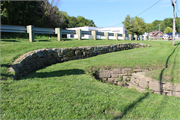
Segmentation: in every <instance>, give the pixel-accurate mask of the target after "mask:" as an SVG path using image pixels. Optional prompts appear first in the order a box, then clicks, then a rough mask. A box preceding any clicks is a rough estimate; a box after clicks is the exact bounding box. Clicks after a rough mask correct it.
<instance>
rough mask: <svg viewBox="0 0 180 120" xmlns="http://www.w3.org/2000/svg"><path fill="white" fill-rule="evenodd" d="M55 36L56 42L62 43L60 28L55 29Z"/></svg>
mask: <svg viewBox="0 0 180 120" xmlns="http://www.w3.org/2000/svg"><path fill="white" fill-rule="evenodd" d="M55 34H57V39H58V41H62V33H61V28H55Z"/></svg>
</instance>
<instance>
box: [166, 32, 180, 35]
mask: <svg viewBox="0 0 180 120" xmlns="http://www.w3.org/2000/svg"><path fill="white" fill-rule="evenodd" d="M166 34H167V35H173V33H172V32H170V33H166ZM175 35H179V33H175Z"/></svg>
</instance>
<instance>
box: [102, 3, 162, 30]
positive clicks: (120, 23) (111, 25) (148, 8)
mask: <svg viewBox="0 0 180 120" xmlns="http://www.w3.org/2000/svg"><path fill="white" fill-rule="evenodd" d="M160 1H161V0H159V1H157V2H156V3H155V4H153V5H152V6H150V7H149V8H147V9H146V10H144V11H143V12H141V13H140V14H138V15H137V16H139V15H141V14H143V13H144V12H146V11H147V10H149V9H150V8H152V7H153V6H154V5H156V4H157V3H159V2H160ZM161 11H162V10H161ZM120 24H122V23H118V24H115V25H111V26H116V25H120ZM111 26H105V27H111Z"/></svg>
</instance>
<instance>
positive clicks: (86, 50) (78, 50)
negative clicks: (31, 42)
mask: <svg viewBox="0 0 180 120" xmlns="http://www.w3.org/2000/svg"><path fill="white" fill-rule="evenodd" d="M139 47H150V46H149V45H145V44H142V43H124V44H115V45H103V46H85V47H73V48H53V49H39V50H34V51H32V52H29V53H26V54H24V55H22V56H20V57H19V58H18V59H17V60H16V61H15V62H14V64H13V65H12V66H11V67H10V71H11V72H14V76H13V78H14V79H18V78H19V77H22V76H26V75H27V74H28V73H29V72H32V71H35V70H38V69H40V68H43V67H45V66H49V65H52V64H55V63H61V62H64V61H68V60H75V59H82V58H88V57H92V56H96V55H100V54H105V53H109V52H115V51H121V50H128V49H133V48H139Z"/></svg>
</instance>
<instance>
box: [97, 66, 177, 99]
mask: <svg viewBox="0 0 180 120" xmlns="http://www.w3.org/2000/svg"><path fill="white" fill-rule="evenodd" d="M147 71H149V70H148V69H133V68H124V69H118V68H115V69H113V70H101V71H98V72H96V74H97V75H96V78H98V79H100V80H101V81H102V82H104V83H109V84H113V85H117V86H123V87H127V88H135V89H136V90H137V91H139V92H143V91H147V90H148V91H150V92H151V93H155V94H162V95H168V96H176V97H180V84H175V85H173V84H172V83H170V82H162V83H161V84H160V82H159V81H157V80H153V79H152V78H150V77H146V76H145V72H147Z"/></svg>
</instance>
